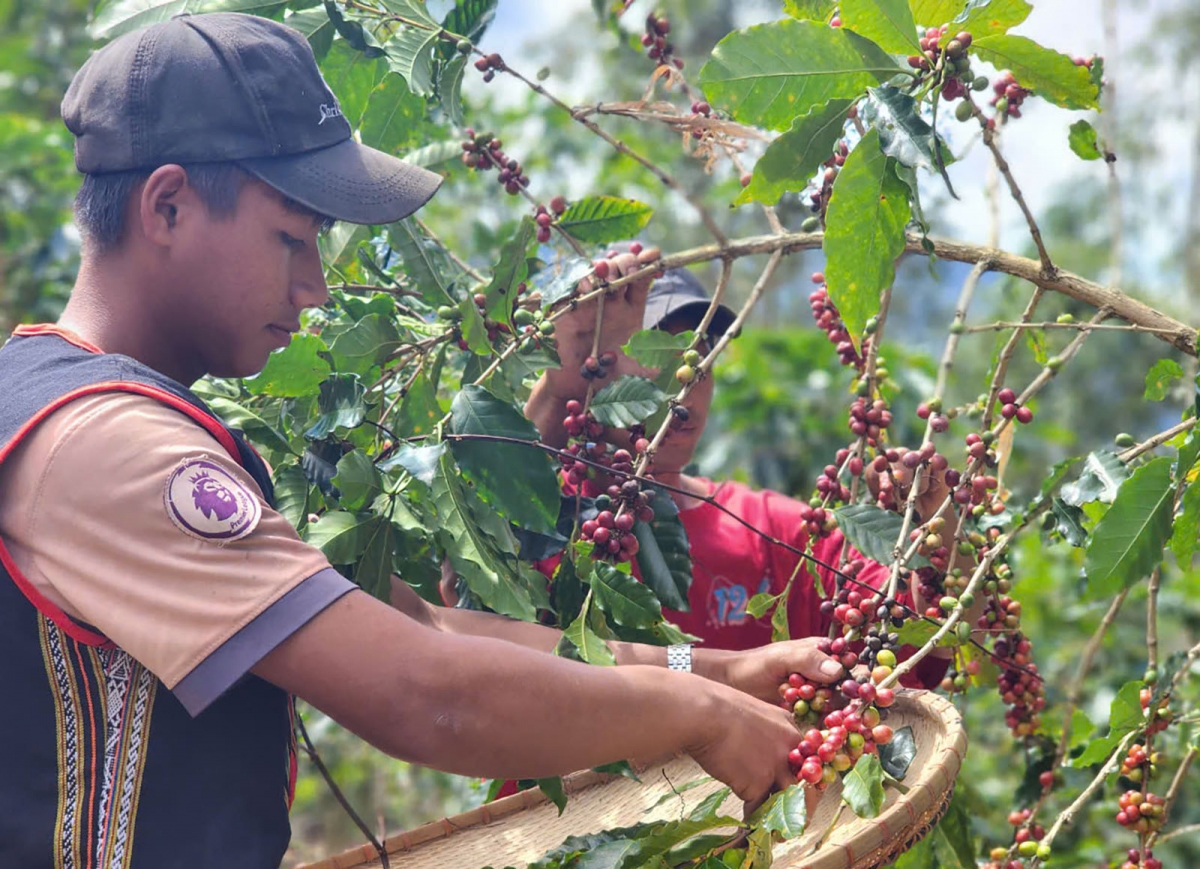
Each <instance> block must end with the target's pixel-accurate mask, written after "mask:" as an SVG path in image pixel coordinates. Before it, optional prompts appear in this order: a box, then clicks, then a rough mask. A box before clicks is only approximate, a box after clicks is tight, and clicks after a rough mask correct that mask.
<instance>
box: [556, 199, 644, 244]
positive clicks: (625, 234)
mask: <svg viewBox="0 0 1200 869" xmlns="http://www.w3.org/2000/svg"><path fill="white" fill-rule="evenodd" d="M653 215H654V209H653V208H651V207H650V206H649V205H646V204H645V203H642V202H638V201H637V200H636V199H622V198H621V197H619V196H588V197H585V198H584V199H580V200H579V201H578V202H572V203H571V205H570V206H568V208H567V210H566V211H564V212H563V213H562V215H561V216H560V217H559V218H558V226H559V228H560V229H563V230H565V231H566V232H567V233H569V234H570V235H571V236H573V237H574V238H577V239H579V240H580V241H586V242H591V243H592V244H610V243H611V242H614V241H622V240H624V239H627V238H633V237H634V236H636V235H637V234H638V233H639V232H641V231H642V230H643V229H644V228H645V227H646V224H647V223H649V222H650V218H651V217H652V216H653Z"/></svg>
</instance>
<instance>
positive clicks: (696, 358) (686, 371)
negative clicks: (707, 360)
mask: <svg viewBox="0 0 1200 869" xmlns="http://www.w3.org/2000/svg"><path fill="white" fill-rule="evenodd" d="M699 364H700V353H699V352H698V351H696V350H684V351H683V364H682V365H680V366H679V367H678V368H676V369H675V379H676V380H678V381H679V382H680V383H684V384H687V383H691V382H692V381H693V380H695V379H696V375H697V374H698V373H699V372H698V371H697V370H696V366H697V365H699Z"/></svg>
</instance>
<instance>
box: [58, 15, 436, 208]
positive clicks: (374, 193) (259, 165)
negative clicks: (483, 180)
mask: <svg viewBox="0 0 1200 869" xmlns="http://www.w3.org/2000/svg"><path fill="white" fill-rule="evenodd" d="M62 116H63V121H64V122H65V123H66V125H67V129H69V130H70V131H71V133H72V134H74V136H75V167H76V168H77V169H78V170H79V171H80V172H84V173H88V174H96V173H103V172H121V171H127V170H133V169H145V170H151V169H155V168H157V167H158V166H162V165H164V164H167V163H210V162H235V163H237V164H238V165H240V166H241V167H242V168H243V169H245V170H246V171H248V172H250V173H251V174H252V175H255V176H257V177H258V178H260V179H261V180H262V181H265V182H266V183H267V184H269V185H271V186H272V187H274V188H275V189H276V190H278V191H279V192H281V193H283V194H284V195H286V196H288V197H290V198H292V199H294V200H296V201H297V202H299V203H301V204H302V205H305V206H307V207H309V208H311V209H313V210H314V211H316V212H318V213H319V214H322V215H325V216H328V217H332V218H336V219H337V220H345V221H349V222H351V223H391V222H392V221H394V220H399V219H400V218H402V217H406V216H407V215H409V214H412V213H413V212H414V211H416V210H417V209H418V208H420V207H421V206H422V205H424V204H425V203H426V202H427V201H429V198H430V197H431V196H433V194H434V192H435V191H436V190H437V188H438V186H439V185H440V184H441V182H442V179H441V176H440V175H437V174H435V173H433V172H429V171H427V170H425V169H422V168H420V167H418V166H413V165H411V164H409V163H405V162H404V161H403V160H399V159H397V158H395V157H392V156H390V155H388V154H385V153H383V152H382V151H377V150H375V149H374V148H368V147H366V146H364V145H360V144H359V143H358V142H356V141H354V139H353V137H352V136H351V131H350V124H349V123H347V122H346V119H345V118H344V117H342V111H341V108H340V107H339V106H338V102H337V98H336V97H335V96H334V95H333V92H332V91H331V90H330V89H329V86H328V85H327V84H326V83H325V80H324V79H322V78H321V72H320V70H319V69H318V68H317V62H316V59H315V58H314V57H313V53H312V49H311V48H310V47H309V45H308V42H307V41H306V40H305V39H304V37H303V36H302V35H301V34H300V33H299V32H298V31H296V30H293V29H292V28H290V27H287V26H285V25H283V24H279V23H278V22H275V21H269V20H267V19H265V18H258V17H255V16H253V15H241V14H238V13H231V12H218V13H212V14H208V15H181V16H177V17H175V18H172V19H170V20H169V21H163V22H160V23H158V24H154V25H151V26H150V27H147V28H145V29H143V30H138V31H135V32H133V33H127V34H125V35H123V36H120V37H118V38H117V39H115V40H113V41H112V42H111V43H109V44H108V45H106V46H104V47H103V48H101V49H100V50H99V51H97V52H96V53H95V54H93V55H92V56H91V57H90V58H88V60H87V62H86V63H84V65H83V67H82V68H80V70H79V72H78V73H76V75H75V78H74V79H73V80H72V81H71V86H70V87H69V88H68V89H67V94H66V96H65V97H64V98H63V103H62Z"/></svg>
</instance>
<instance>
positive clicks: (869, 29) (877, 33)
mask: <svg viewBox="0 0 1200 869" xmlns="http://www.w3.org/2000/svg"><path fill="white" fill-rule="evenodd" d="M838 14H839V15H840V16H841V18H842V26H843V27H849V28H850V29H851V30H853V31H854V32H855V33H857V34H858V35H859V36H865V37H866V38H867V39H869V40H871V41H872V42H874V43H875V44H876V45H878V46H879V47H880V48H882V49H883V50H884V51H886V52H888V53H889V54H920V53H921V46H920V44H919V43H918V42H917V25H916V24H915V23H913V16H912V12H911V11H909V8H908V0H841V3H839V4H838Z"/></svg>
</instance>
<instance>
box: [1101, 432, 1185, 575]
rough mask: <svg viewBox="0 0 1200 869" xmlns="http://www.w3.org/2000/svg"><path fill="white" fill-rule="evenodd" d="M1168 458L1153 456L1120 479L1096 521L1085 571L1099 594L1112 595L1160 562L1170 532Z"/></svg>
mask: <svg viewBox="0 0 1200 869" xmlns="http://www.w3.org/2000/svg"><path fill="white" fill-rule="evenodd" d="M1171 464H1172V462H1171V459H1170V458H1169V457H1167V456H1162V457H1160V458H1157V459H1152V460H1151V461H1149V462H1147V463H1146V464H1144V465H1142V466H1141V467H1140V468H1138V469H1137V470H1136V471H1134V472H1133V476H1131V477H1130V478H1129V479H1128V480H1126V481H1125V482H1124V483H1122V484H1121V488H1120V490H1119V491H1118V492H1117V497H1116V498H1115V499H1114V500H1113V505H1112V508H1111V509H1110V510H1109V511H1108V512H1107V513H1105V514H1104V518H1102V519H1101V520H1100V522H1099V523H1098V524H1097V525H1096V529H1095V531H1094V532H1093V533H1092V539H1091V542H1090V543H1089V544H1088V547H1087V556H1086V559H1085V564H1084V570H1085V572H1086V574H1087V581H1088V589H1089V591H1090V592H1091V593H1092V594H1093V595H1094V596H1097V597H1108V596H1110V595H1114V594H1116V593H1117V592H1119V591H1121V590H1122V589H1124V588H1129V587H1130V586H1131V585H1133V584H1134V583H1135V582H1137V581H1138V580H1140V579H1142V578H1143V577H1145V576H1146V575H1147V574H1149V573H1150V571H1151V570H1153V569H1154V568H1155V566H1156V565H1158V563H1159V562H1161V561H1162V557H1163V547H1164V546H1165V545H1166V543H1167V540H1168V538H1170V536H1171V507H1172V505H1173V503H1174V502H1173V499H1174V496H1175V487H1174V485H1173V484H1172V483H1171Z"/></svg>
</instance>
